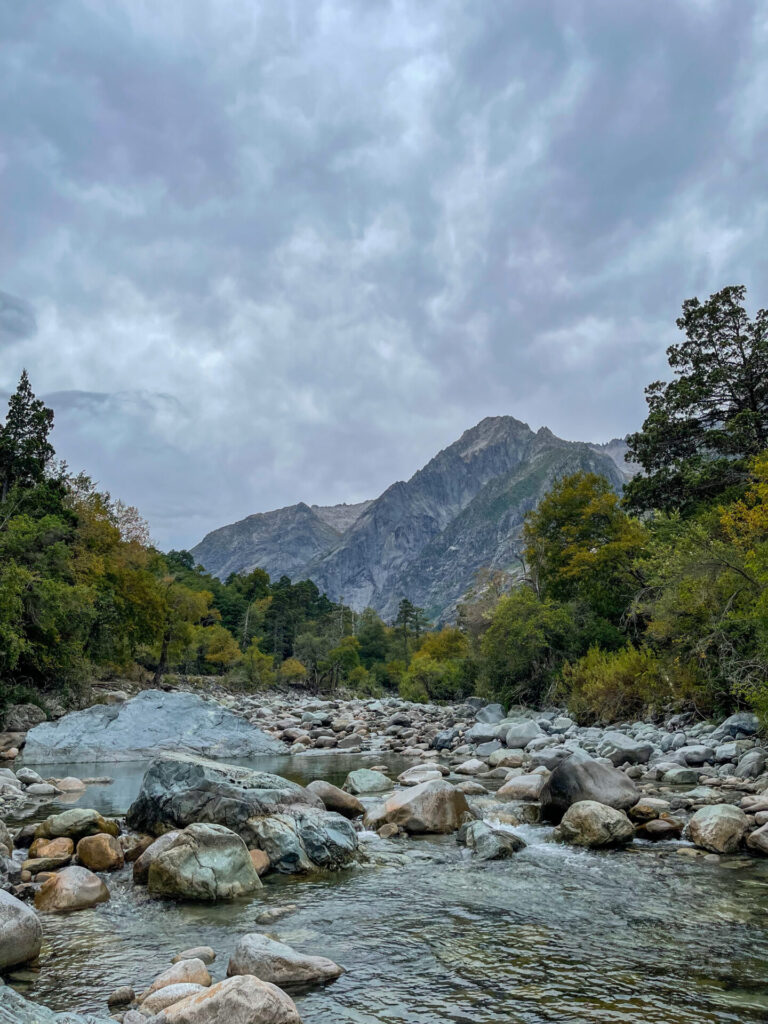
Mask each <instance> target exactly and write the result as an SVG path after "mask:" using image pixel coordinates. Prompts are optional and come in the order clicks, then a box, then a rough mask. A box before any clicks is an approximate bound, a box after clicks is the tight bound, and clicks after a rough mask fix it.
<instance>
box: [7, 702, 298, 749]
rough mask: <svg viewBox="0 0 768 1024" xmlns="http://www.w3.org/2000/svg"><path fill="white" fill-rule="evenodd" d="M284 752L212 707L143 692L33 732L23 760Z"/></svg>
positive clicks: (255, 730)
mask: <svg viewBox="0 0 768 1024" xmlns="http://www.w3.org/2000/svg"><path fill="white" fill-rule="evenodd" d="M180 722H183V723H184V729H183V730H180V729H179V723H180ZM285 749H286V748H285V744H283V743H281V742H280V741H278V740H275V739H273V738H272V737H270V736H267V735H266V734H265V733H263V732H262V731H261V730H260V729H258V728H256V727H255V726H253V725H251V724H250V722H248V721H247V720H246V719H245V718H241V717H240V716H238V715H235V714H233V713H232V712H231V711H227V710H226V708H224V707H222V706H221V705H220V704H217V703H216V702H215V701H209V700H203V699H202V698H201V697H198V696H197V695H195V694H192V693H165V692H163V691H160V690H144V691H143V692H142V693H140V694H139V695H138V696H136V697H134V698H133V699H132V700H128V701H125V703H123V704H113V705H106V704H97V705H94V706H93V707H91V708H87V709H86V710H85V711H74V712H72V713H71V714H68V715H65V716H64V717H63V718H60V719H59V720H58V721H56V722H44V723H43V724H42V725H38V726H36V727H35V728H34V729H31V730H30V731H29V733H28V734H27V745H26V749H25V752H24V754H25V759H26V760H27V761H28V762H30V763H32V764H44V763H47V762H48V763H50V762H56V761H75V762H77V761H79V762H83V761H136V760H140V759H141V758H147V757H154V756H156V755H157V754H158V753H161V752H163V751H178V750H181V751H186V752H189V753H192V754H200V755H203V756H205V757H238V758H243V757H254V756H256V755H259V754H278V753H282V752H284V751H285Z"/></svg>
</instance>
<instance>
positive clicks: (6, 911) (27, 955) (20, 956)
mask: <svg viewBox="0 0 768 1024" xmlns="http://www.w3.org/2000/svg"><path fill="white" fill-rule="evenodd" d="M42 942H43V928H42V925H41V924H40V920H39V918H38V916H37V914H36V913H35V912H34V910H32V909H31V907H28V906H27V905H26V903H22V902H21V900H17V899H16V897H15V896H12V895H11V894H10V893H9V892H5V891H4V890H2V889H0V970H5V968H6V967H15V966H16V965H17V964H26V963H29V961H30V960H35V959H37V956H38V954H39V953H40V946H41V945H42Z"/></svg>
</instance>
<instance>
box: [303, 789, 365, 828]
mask: <svg viewBox="0 0 768 1024" xmlns="http://www.w3.org/2000/svg"><path fill="white" fill-rule="evenodd" d="M307 790H308V791H309V792H310V793H314V794H315V796H318V797H320V799H321V800H322V801H323V805H324V806H325V809H326V810H327V811H335V812H336V813H337V814H343V815H344V817H345V818H359V817H360V815H361V814H364V813H365V808H364V807H363V805H362V804H361V803H360V801H359V800H358V799H357V797H356V796H353V795H352V794H351V793H345V792H344V790H343V789H339V787H338V786H333V785H331V783H330V782H323V781H322V780H321V779H315V780H314V781H313V782H310V783H309V785H308V786H307Z"/></svg>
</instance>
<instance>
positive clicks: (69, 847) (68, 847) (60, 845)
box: [29, 836, 75, 857]
mask: <svg viewBox="0 0 768 1024" xmlns="http://www.w3.org/2000/svg"><path fill="white" fill-rule="evenodd" d="M74 852H75V844H74V843H73V842H72V840H71V839H67V838H66V837H64V836H61V837H60V838H59V839H42V838H41V839H35V840H34V841H33V843H32V845H31V846H30V848H29V856H30V857H71V856H72V854H73V853H74Z"/></svg>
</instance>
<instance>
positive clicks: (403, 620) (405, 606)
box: [394, 597, 429, 666]
mask: <svg viewBox="0 0 768 1024" xmlns="http://www.w3.org/2000/svg"><path fill="white" fill-rule="evenodd" d="M394 625H395V631H396V633H397V635H398V636H399V638H400V649H401V650H402V652H403V661H404V662H405V664H406V666H407V665H409V664H410V661H411V645H410V640H411V638H412V637H413V638H414V639H415V640H416V641H418V639H419V637H420V636H421V634H422V633H423V632H424V630H425V629H426V628H427V626H428V625H429V623H428V620H427V617H426V616H425V614H424V609H423V608H418V607H417V606H416V605H415V604H413V603H412V602H411V601H409V600H408V598H407V597H404V598H403V599H402V600H401V602H400V604H399V605H398V607H397V618H396V619H395V623H394Z"/></svg>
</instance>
